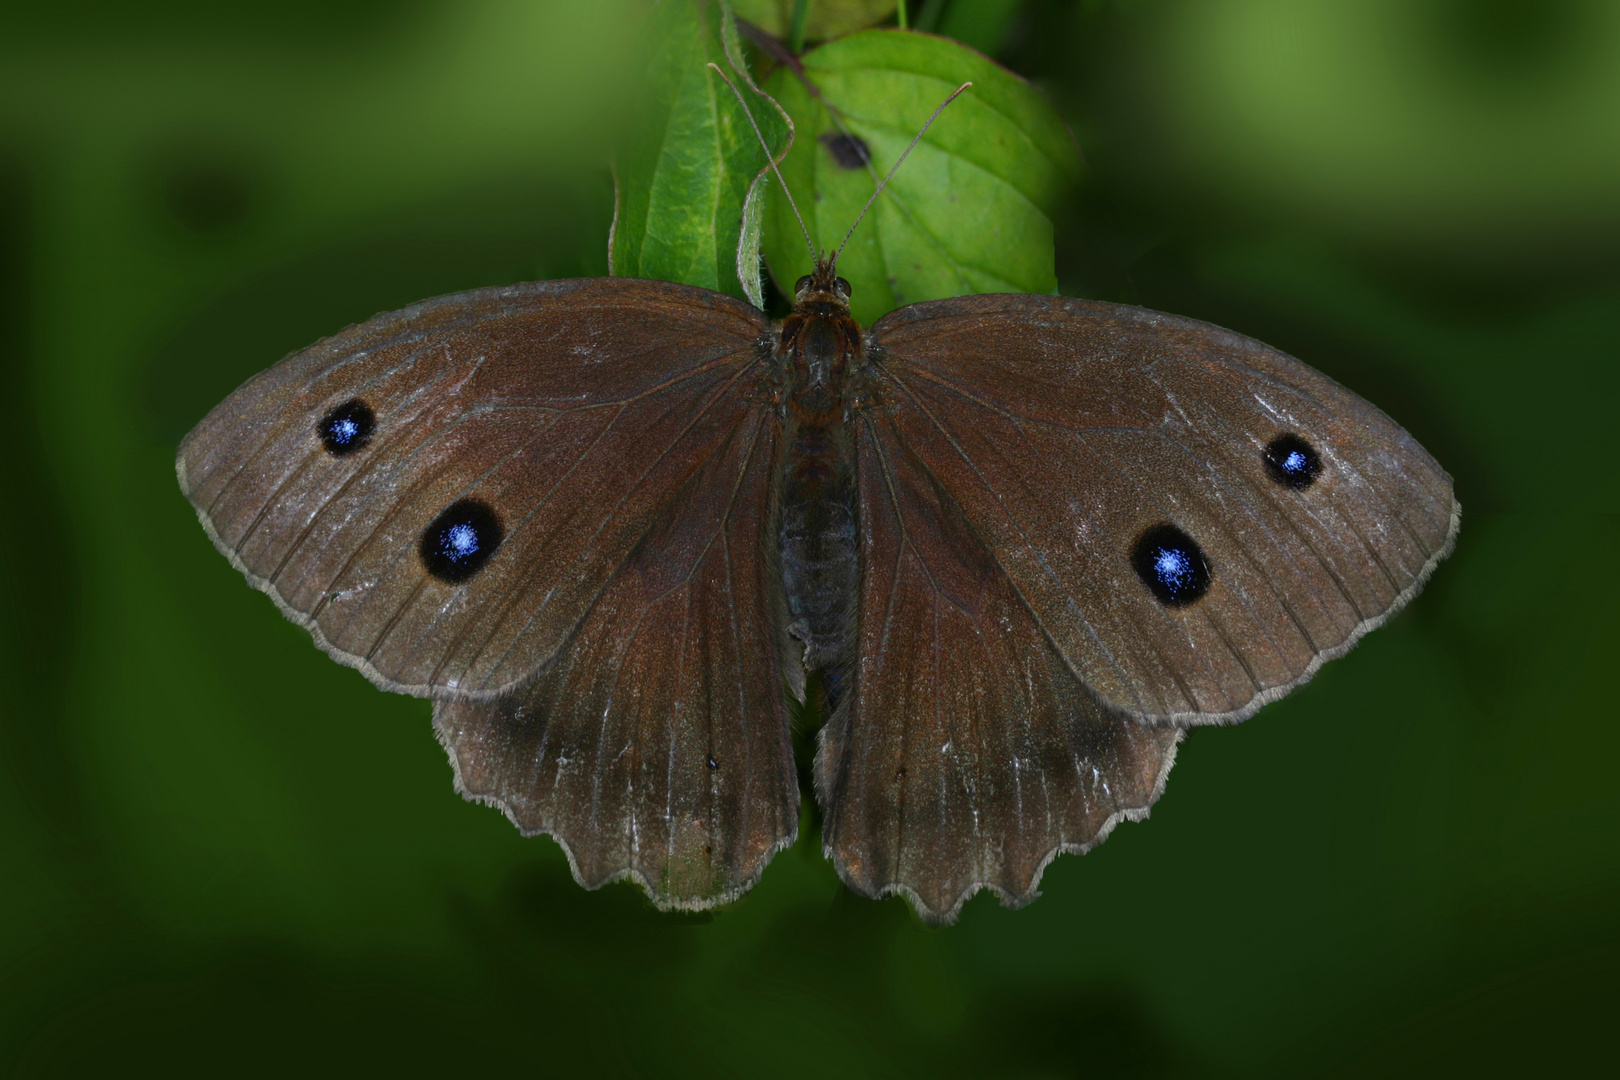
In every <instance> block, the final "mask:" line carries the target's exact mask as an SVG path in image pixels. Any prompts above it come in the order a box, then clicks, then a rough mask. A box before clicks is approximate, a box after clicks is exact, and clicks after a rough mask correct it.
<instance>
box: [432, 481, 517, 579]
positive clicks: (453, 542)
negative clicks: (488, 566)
mask: <svg viewBox="0 0 1620 1080" xmlns="http://www.w3.org/2000/svg"><path fill="white" fill-rule="evenodd" d="M503 538H504V534H503V533H502V531H501V523H500V519H499V518H497V517H496V516H495V511H494V510H491V509H490V508H489V506H488V505H487V504H485V503H481V502H479V501H478V500H477V499H461V500H459V501H457V502H453V503H451V504H450V505H449V506H447V507H445V509H444V511H443V512H442V513H441V514H439V516H438V517H436V518H434V519H433V523H432V524H431V525H429V526H428V527H427V528H426V529H423V530H422V545H421V554H422V564H423V565H424V566H426V567H427V571H428V573H430V574H432V575H433V576H434V577H436V578H438V579H439V580H440V581H447V582H449V583H451V584H452V585H455V584H459V583H461V582H463V581H466V580H467V579H468V578H470V577H472V576H473V575H474V574H476V573H478V571H480V570H482V569H483V568H484V564H485V563H487V562H489V557H490V556H491V555H493V554H495V549H496V548H498V547H500V546H501V540H502V539H503Z"/></svg>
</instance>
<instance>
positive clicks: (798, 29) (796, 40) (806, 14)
mask: <svg viewBox="0 0 1620 1080" xmlns="http://www.w3.org/2000/svg"><path fill="white" fill-rule="evenodd" d="M809 19H810V0H793V29H792V31H790V32H789V34H788V52H791V53H792V54H793V55H794V56H798V55H799V54H800V53H802V52H804V24H805V23H806V22H808V21H809Z"/></svg>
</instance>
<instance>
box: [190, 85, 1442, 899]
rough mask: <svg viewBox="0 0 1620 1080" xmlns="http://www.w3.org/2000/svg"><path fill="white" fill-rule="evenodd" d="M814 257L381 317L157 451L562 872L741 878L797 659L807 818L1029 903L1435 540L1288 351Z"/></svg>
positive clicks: (776, 780)
mask: <svg viewBox="0 0 1620 1080" xmlns="http://www.w3.org/2000/svg"><path fill="white" fill-rule="evenodd" d="M942 107H943V106H942ZM936 115H938V114H937V112H936ZM919 137H920V135H919ZM896 167H898V163H897V166H896ZM874 197H875V196H874ZM836 259H837V257H836V254H833V255H820V256H817V257H816V262H815V269H814V272H813V273H811V274H809V275H806V276H805V277H804V278H802V279H800V280H799V282H798V283H797V285H796V287H795V290H794V293H795V295H794V302H793V308H792V312H791V313H790V314H789V315H788V316H787V317H786V318H785V319H783V320H781V321H773V320H772V319H771V318H770V317H768V316H767V315H766V314H765V313H764V312H763V311H761V310H759V309H758V308H756V307H754V306H752V305H750V304H747V303H744V302H742V301H740V300H737V299H734V298H732V297H730V296H727V295H724V294H721V293H717V292H712V291H708V290H705V289H700V288H694V287H689V286H683V285H675V284H669V283H664V282H657V281H647V280H633V279H625V278H593V279H581V280H570V281H545V282H536V283H531V284H524V285H515V286H511V287H504V288H493V289H482V290H476V291H473V292H465V293H459V294H456V295H452V296H445V297H440V298H438V299H433V300H428V301H424V302H422V303H419V304H416V305H413V306H411V307H408V308H405V309H403V310H401V311H397V312H392V313H388V314H384V315H378V316H376V317H375V318H373V319H371V320H369V321H367V322H365V323H362V324H359V325H357V326H353V327H350V328H348V329H347V330H344V331H342V332H341V333H339V334H337V335H335V336H333V337H330V338H327V339H325V340H323V341H320V342H318V343H316V344H315V345H312V346H310V347H309V348H307V349H305V350H303V351H302V352H299V353H296V354H294V355H292V356H290V357H288V358H287V359H285V360H283V361H281V362H280V363H279V364H277V365H275V366H274V367H272V368H270V369H269V370H267V371H265V372H263V373H261V374H260V375H258V376H257V377H255V378H253V379H251V380H249V381H248V382H247V383H246V384H244V385H243V386H242V387H241V388H239V389H238V390H237V391H236V392H235V393H233V394H232V395H231V396H230V397H228V398H227V399H226V400H225V401H224V402H223V403H221V404H220V405H219V406H218V407H217V408H215V409H214V410H213V411H212V412H211V413H210V414H209V415H208V416H207V417H206V418H205V419H204V420H203V421H202V422H201V423H200V424H198V426H197V427H196V428H195V429H194V430H193V431H192V432H191V433H190V434H189V435H188V436H187V437H186V438H185V440H184V441H183V443H182V444H181V446H180V449H179V454H178V462H177V470H178V475H179V481H180V487H181V489H182V491H183V492H184V493H185V495H186V497H187V498H188V499H189V500H190V501H191V502H192V504H193V505H194V506H195V507H196V510H197V513H198V516H199V518H200V520H201V522H202V525H203V527H204V529H205V530H206V531H207V533H208V535H209V537H210V538H211V539H212V540H213V542H214V544H215V545H216V546H217V547H218V549H219V550H220V551H221V552H222V553H223V554H224V555H225V556H226V557H227V558H228V559H230V561H231V563H232V564H233V565H234V566H236V567H237V568H238V569H240V570H241V571H242V572H243V573H244V574H245V575H246V576H247V578H248V580H249V582H250V583H251V584H252V585H253V586H254V587H255V588H258V589H260V590H262V591H263V592H265V593H268V594H269V595H270V597H271V598H272V599H273V600H274V601H275V603H276V605H277V606H278V607H279V608H280V609H281V611H282V612H283V613H284V614H285V615H286V616H287V617H288V618H290V619H291V620H293V621H294V622H296V623H298V624H299V625H301V626H303V627H305V628H306V629H308V630H309V631H310V633H311V634H312V635H313V636H314V639H315V641H316V643H317V644H318V645H319V646H320V647H321V648H322V649H324V650H325V651H326V652H328V653H329V654H330V655H331V656H332V657H333V658H334V659H336V660H338V661H339V662H341V663H344V664H347V665H350V666H352V667H354V668H357V669H358V670H360V671H361V672H363V673H364V674H365V675H366V677H367V678H369V679H370V680H371V681H372V682H374V683H376V684H377V685H378V686H379V687H381V688H383V689H384V690H390V691H395V692H399V693H405V694H411V695H415V696H419V697H427V698H431V699H432V700H433V722H434V727H435V729H436V732H437V734H438V737H439V739H440V741H441V742H442V743H443V745H444V747H445V749H446V750H447V751H448V754H449V758H450V763H451V766H452V768H453V770H454V773H455V784H456V788H457V790H458V791H460V792H461V793H462V794H463V795H465V796H466V797H467V798H469V799H473V800H477V801H481V802H486V803H489V804H491V805H493V806H496V807H499V808H500V809H501V810H502V811H503V812H504V813H505V814H506V815H507V816H508V817H509V818H510V819H511V820H512V821H513V822H514V823H515V824H516V825H517V826H518V828H519V829H520V830H522V832H523V833H524V834H526V835H528V834H536V833H548V834H550V835H551V836H553V837H554V838H555V839H556V840H557V841H558V843H559V844H560V845H561V846H562V847H563V849H564V851H565V852H566V853H567V856H568V861H569V865H570V867H571V869H572V870H573V873H574V876H575V877H576V879H577V880H578V881H579V882H580V884H582V885H584V886H585V887H587V888H596V887H598V886H600V885H602V884H604V883H606V882H609V881H612V880H615V879H620V878H630V879H633V880H635V881H636V882H638V883H639V884H640V885H641V886H642V887H643V888H644V889H646V891H647V892H648V894H649V895H650V896H651V897H652V899H653V900H654V902H655V903H656V904H658V905H659V906H660V907H671V908H685V909H697V908H706V907H711V906H713V905H716V904H721V903H725V902H728V901H730V900H733V899H735V898H737V897H738V896H740V895H741V894H742V893H744V892H745V891H746V890H748V889H749V888H750V887H751V886H752V885H753V884H754V883H755V882H756V881H757V880H758V879H759V877H760V875H761V873H762V872H763V871H764V868H765V866H766V864H767V863H768V862H769V861H770V859H771V857H772V856H773V855H774V854H775V853H776V852H778V851H780V850H782V849H783V848H784V847H786V846H788V845H790V844H792V843H793V842H794V840H795V838H796V835H797V828H798V820H799V805H800V794H799V784H798V778H797V771H796V767H795V762H794V755H793V745H792V722H791V717H790V714H789V710H788V703H787V698H788V696H789V695H792V696H794V697H797V698H803V696H804V695H805V693H806V687H807V679H808V678H809V676H811V675H812V674H814V675H818V676H819V681H820V685H821V687H822V691H823V694H822V698H823V705H822V712H823V715H824V717H825V721H824V724H823V726H822V728H821V732H820V736H819V748H818V750H817V753H816V757H815V764H814V789H815V798H816V800H817V803H818V804H819V806H820V809H821V814H822V819H823V842H824V847H825V851H826V854H827V856H828V857H829V858H830V859H831V860H832V861H833V863H834V864H835V866H836V867H837V870H838V873H839V875H840V876H841V878H842V879H843V881H844V882H846V883H847V884H848V885H849V887H850V888H851V889H853V890H855V891H856V892H858V893H861V894H863V895H867V896H873V897H877V896H883V895H887V894H896V893H898V894H902V895H904V896H906V897H907V898H908V899H909V900H910V901H911V903H912V904H913V905H914V906H915V908H916V910H917V911H918V912H919V914H920V915H921V916H922V917H923V918H924V919H926V920H928V921H931V922H949V921H951V920H952V919H954V918H955V917H956V915H957V913H958V912H959V911H960V909H961V906H962V904H963V903H964V902H965V901H966V899H967V898H968V897H969V896H971V895H972V894H973V893H974V892H976V891H978V890H980V889H989V890H992V891H993V892H995V893H996V894H998V895H999V896H1000V898H1001V899H1002V901H1003V903H1005V904H1009V905H1018V904H1022V903H1025V902H1027V901H1028V900H1030V899H1032V898H1033V897H1034V896H1035V895H1036V892H1037V888H1038V885H1039V882H1040V878H1041V874H1042V872H1043V871H1044V869H1045V867H1046V865H1047V864H1048V863H1049V862H1050V861H1051V860H1052V859H1053V858H1054V857H1055V856H1056V855H1058V854H1060V853H1063V852H1084V851H1086V850H1088V849H1090V848H1091V847H1093V846H1095V845H1096V844H1098V843H1100V842H1101V841H1102V840H1103V839H1105V838H1106V836H1107V835H1108V833H1109V831H1110V830H1111V829H1112V828H1113V827H1114V826H1115V825H1116V824H1117V823H1118V822H1120V821H1129V820H1137V819H1140V818H1142V817H1145V816H1146V815H1147V813H1148V810H1149V808H1150V807H1151V806H1152V804H1153V803H1154V801H1155V800H1156V799H1157V798H1158V797H1159V794H1160V793H1161V792H1162V791H1163V789H1164V785H1165V780H1166V777H1167V776H1168V774H1169V771H1170V768H1171V765H1172V764H1173V763H1174V760H1175V754H1176V747H1177V744H1178V743H1179V741H1180V740H1181V738H1182V736H1183V734H1184V732H1185V731H1186V730H1187V729H1188V728H1191V727H1195V726H1200V725H1208V724H1226V723H1234V722H1237V721H1240V720H1243V719H1244V718H1246V717H1248V716H1250V715H1252V714H1253V713H1254V712H1255V711H1256V710H1258V709H1259V708H1261V707H1262V706H1263V705H1265V704H1266V703H1267V702H1270V701H1274V700H1276V699H1277V698H1279V697H1281V696H1283V695H1284V694H1286V693H1288V692H1289V691H1290V690H1292V689H1293V688H1295V687H1297V686H1299V685H1300V684H1302V683H1303V682H1305V681H1306V680H1307V679H1309V678H1310V677H1311V676H1312V675H1313V674H1314V673H1315V671H1316V670H1317V668H1318V667H1319V666H1320V665H1321V664H1322V663H1323V662H1325V661H1327V660H1330V659H1333V658H1335V657H1337V656H1340V655H1342V654H1344V653H1345V652H1347V651H1348V650H1349V649H1350V648H1351V647H1352V646H1353V645H1354V644H1355V643H1356V641H1357V640H1358V639H1359V638H1360V637H1361V636H1362V635H1363V634H1365V633H1367V632H1368V631H1369V630H1371V629H1373V628H1375V627H1376V626H1378V625H1379V624H1380V623H1382V622H1383V621H1384V620H1385V619H1387V618H1389V617H1390V615H1392V614H1393V613H1394V612H1396V611H1397V610H1399V609H1400V608H1401V607H1402V606H1403V605H1404V604H1405V603H1406V602H1407V601H1408V600H1410V599H1411V598H1412V597H1413V596H1414V595H1415V594H1416V593H1417V591H1418V590H1419V589H1420V588H1421V587H1422V585H1423V583H1424V582H1425V580H1426V579H1427V578H1428V576H1429V574H1430V573H1431V572H1432V571H1433V570H1434V568H1435V566H1436V565H1437V564H1438V563H1439V561H1440V560H1441V559H1443V558H1444V557H1445V556H1446V554H1447V553H1448V552H1449V551H1450V550H1451V546H1452V544H1453V541H1454V539H1455V536H1456V533H1457V528H1458V521H1459V508H1458V504H1457V502H1456V499H1455V498H1454V495H1453V492H1452V483H1451V479H1450V477H1449V476H1448V475H1447V474H1446V472H1445V471H1444V470H1443V469H1442V468H1441V467H1440V466H1439V465H1438V464H1437V463H1436V462H1435V461H1434V459H1433V458H1432V457H1430V456H1429V454H1428V453H1426V452H1425V451H1424V449H1423V448H1422V447H1421V446H1420V445H1418V443H1417V442H1416V440H1414V439H1413V438H1412V437H1411V436H1410V435H1409V434H1407V433H1406V432H1405V431H1403V430H1402V429H1401V428H1400V427H1399V426H1398V425H1397V424H1395V423H1394V422H1393V421H1392V420H1390V419H1389V418H1388V417H1387V416H1385V415H1384V414H1383V413H1382V412H1380V411H1379V410H1378V409H1377V408H1375V407H1374V406H1372V405H1371V404H1369V403H1368V402H1366V401H1364V400H1362V399H1361V398H1359V397H1357V396H1356V395H1355V394H1353V393H1351V392H1349V391H1348V390H1346V389H1344V388H1343V387H1341V386H1339V385H1337V384H1336V383H1334V382H1333V381H1332V380H1330V379H1328V378H1327V377H1325V376H1323V375H1321V374H1319V373H1318V372H1316V371H1314V370H1312V369H1311V368H1309V367H1307V366H1306V365H1305V364H1303V363H1301V362H1299V361H1298V360H1295V359H1293V358H1291V357H1289V356H1287V355H1284V354H1283V353H1281V352H1278V351H1277V350H1275V349H1272V348H1270V347H1268V346H1266V345H1263V344H1261V343H1259V342H1257V341H1254V340H1251V339H1249V338H1246V337H1243V336H1241V335H1239V334H1235V333H1232V332H1229V331H1226V330H1223V329H1220V328H1218V327H1215V326H1211V325H1208V324H1205V323H1201V322H1196V321H1194V320H1191V319H1185V318H1179V317H1176V316H1173V315H1165V314H1160V313H1156V312H1152V311H1147V310H1143V309H1140V308H1135V307H1128V306H1121V305H1115V304H1108V303H1100V302H1094V301H1087V300H1077V299H1070V298H1065V297H1059V296H1042V295H1021V294H1018V295H975V296H961V297H956V298H952V299H945V300H934V301H927V302H923V303H918V304H912V305H910V306H907V307H902V308H900V309H898V310H896V311H893V312H891V313H889V314H888V315H885V316H883V317H882V318H881V319H879V320H878V321H877V322H876V323H875V324H873V325H872V326H871V327H869V328H862V327H861V326H859V325H858V324H857V323H856V322H855V320H854V319H853V318H852V317H851V315H850V312H849V295H850V288H849V285H848V283H847V282H846V281H844V280H843V279H842V278H840V277H839V276H838V273H837V261H836Z"/></svg>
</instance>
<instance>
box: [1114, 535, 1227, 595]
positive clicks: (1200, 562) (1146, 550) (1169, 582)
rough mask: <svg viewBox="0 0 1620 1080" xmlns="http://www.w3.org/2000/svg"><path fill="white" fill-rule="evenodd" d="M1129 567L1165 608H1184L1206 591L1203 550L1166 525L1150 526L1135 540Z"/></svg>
mask: <svg viewBox="0 0 1620 1080" xmlns="http://www.w3.org/2000/svg"><path fill="white" fill-rule="evenodd" d="M1131 567H1132V568H1133V569H1134V570H1135V571H1136V576H1137V577H1139V578H1141V579H1142V584H1144V585H1146V586H1147V587H1148V591H1149V592H1151V593H1152V594H1153V596H1154V598H1155V599H1157V600H1158V601H1159V603H1161V604H1163V605H1164V606H1165V607H1186V606H1187V605H1188V604H1191V603H1192V602H1193V601H1195V600H1198V599H1200V598H1201V597H1202V596H1203V595H1204V594H1205V593H1207V592H1209V583H1210V572H1209V560H1208V559H1206V558H1205V557H1204V549H1203V548H1201V547H1199V546H1198V542H1197V541H1196V540H1194V539H1193V538H1192V537H1190V536H1188V535H1187V534H1186V533H1184V532H1182V531H1181V530H1180V529H1178V528H1176V527H1175V526H1174V525H1171V524H1169V523H1168V522H1166V523H1165V524H1162V525H1155V526H1153V527H1152V528H1151V529H1149V530H1147V531H1146V532H1144V533H1143V534H1142V535H1141V537H1140V538H1139V539H1138V540H1137V541H1136V546H1135V547H1134V548H1132V549H1131Z"/></svg>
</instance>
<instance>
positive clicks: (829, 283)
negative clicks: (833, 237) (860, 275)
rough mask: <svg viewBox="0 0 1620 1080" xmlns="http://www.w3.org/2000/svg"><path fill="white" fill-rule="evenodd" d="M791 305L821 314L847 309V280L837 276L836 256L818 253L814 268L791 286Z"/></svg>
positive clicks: (841, 311)
mask: <svg viewBox="0 0 1620 1080" xmlns="http://www.w3.org/2000/svg"><path fill="white" fill-rule="evenodd" d="M793 306H794V307H795V308H798V309H800V310H808V311H818V312H820V313H823V314H834V313H843V312H848V311H849V282H847V281H845V280H844V279H843V278H841V277H839V276H838V256H837V255H825V254H823V255H820V256H818V257H817V258H816V268H815V270H814V271H813V272H811V273H808V274H806V275H804V276H803V277H802V278H800V279H799V280H798V283H797V284H796V285H794V286H793Z"/></svg>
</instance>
